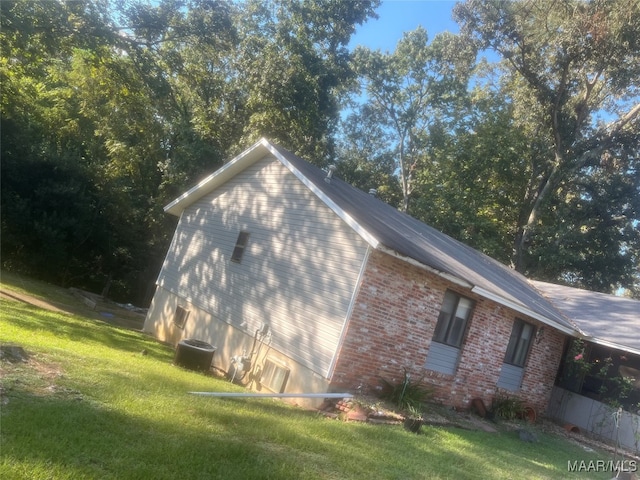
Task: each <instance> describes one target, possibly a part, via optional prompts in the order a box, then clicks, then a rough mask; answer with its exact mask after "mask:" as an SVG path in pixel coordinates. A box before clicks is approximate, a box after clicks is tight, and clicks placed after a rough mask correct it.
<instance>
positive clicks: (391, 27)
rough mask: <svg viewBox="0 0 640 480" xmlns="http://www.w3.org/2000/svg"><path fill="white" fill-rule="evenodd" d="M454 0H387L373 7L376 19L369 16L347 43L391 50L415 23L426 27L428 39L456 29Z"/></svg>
mask: <svg viewBox="0 0 640 480" xmlns="http://www.w3.org/2000/svg"><path fill="white" fill-rule="evenodd" d="M455 4H456V2H455V1H448V0H387V1H384V2H383V3H382V5H380V6H379V7H378V9H377V10H376V11H377V13H378V17H379V18H378V19H377V20H373V19H372V20H369V22H367V23H365V24H364V25H360V26H359V27H358V28H357V29H356V33H355V35H353V37H352V38H351V42H350V43H349V47H350V48H351V49H352V48H354V47H355V46H356V45H364V46H366V47H369V48H371V49H373V50H377V49H380V50H382V51H383V52H384V51H389V52H393V50H395V47H396V44H397V43H398V41H399V40H400V39H401V38H402V34H403V33H404V32H408V31H411V30H415V29H416V28H417V27H418V26H422V27H424V28H426V29H427V32H428V33H429V40H431V39H433V37H434V36H435V34H436V33H439V32H444V31H449V32H453V33H457V32H458V31H459V29H458V24H457V23H456V22H454V21H453V20H452V19H451V14H452V11H453V6H454V5H455Z"/></svg>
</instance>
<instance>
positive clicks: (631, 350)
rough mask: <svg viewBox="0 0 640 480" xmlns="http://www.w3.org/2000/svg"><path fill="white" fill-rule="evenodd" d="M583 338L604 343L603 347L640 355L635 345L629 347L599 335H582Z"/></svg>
mask: <svg viewBox="0 0 640 480" xmlns="http://www.w3.org/2000/svg"><path fill="white" fill-rule="evenodd" d="M580 338H581V339H583V340H586V341H587V342H591V343H596V344H598V345H602V346H603V347H609V348H615V349H616V350H622V351H624V352H629V353H633V354H635V355H640V350H639V349H637V348H633V347H628V346H626V345H622V344H620V343H615V342H610V341H609V340H603V339H601V338H598V337H590V336H588V335H583V336H580Z"/></svg>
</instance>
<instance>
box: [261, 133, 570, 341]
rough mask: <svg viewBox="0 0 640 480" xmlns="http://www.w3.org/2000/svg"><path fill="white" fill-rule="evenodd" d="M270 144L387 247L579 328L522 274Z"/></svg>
mask: <svg viewBox="0 0 640 480" xmlns="http://www.w3.org/2000/svg"><path fill="white" fill-rule="evenodd" d="M271 145H272V146H273V147H274V148H275V149H276V150H277V151H278V153H280V154H281V155H282V156H283V157H284V158H285V159H286V160H288V161H289V162H290V163H291V164H292V165H293V166H294V167H295V168H296V169H297V170H298V171H299V172H300V173H301V174H302V175H303V176H304V177H306V178H307V179H308V180H310V181H311V182H312V183H313V184H314V185H315V186H316V187H317V189H318V190H320V191H321V192H322V193H323V194H324V195H326V197H328V198H329V199H331V200H332V201H333V202H334V203H335V204H336V205H337V206H338V207H339V208H340V209H342V210H343V211H344V212H346V213H347V214H348V215H349V216H351V217H352V218H353V219H354V220H355V221H356V222H357V223H358V224H360V225H361V226H362V227H363V228H364V229H365V230H366V231H367V232H369V233H370V234H371V235H372V236H373V237H375V238H376V239H377V240H378V241H379V242H380V243H381V244H382V245H384V246H385V247H387V249H389V250H392V251H394V252H397V253H398V254H400V255H402V256H405V257H408V258H410V259H413V260H415V261H416V262H418V263H420V264H423V265H426V266H428V267H431V268H433V269H435V270H438V271H440V272H443V273H446V274H449V275H451V276H453V277H456V278H458V279H460V280H462V281H465V282H468V283H471V284H472V285H473V286H476V287H480V288H482V289H483V290H486V291H488V292H491V293H492V294H494V295H496V296H498V297H501V298H502V299H504V300H507V301H509V302H513V303H515V304H519V305H521V306H522V307H525V308H526V309H528V310H531V311H533V312H535V313H537V314H539V315H541V316H543V317H545V318H546V319H548V320H551V321H553V322H556V323H557V324H558V326H562V327H564V329H565V330H570V331H575V330H576V328H575V325H574V324H572V323H571V322H570V321H569V320H568V319H566V318H565V317H564V316H563V315H562V314H561V313H560V312H558V311H557V310H556V308H555V307H554V306H553V305H552V304H551V303H550V302H549V301H548V300H547V299H545V298H544V297H543V296H542V295H541V294H540V293H538V291H537V290H536V289H534V288H533V287H532V286H531V285H530V284H529V282H528V280H527V279H526V278H525V277H524V276H523V275H521V274H520V273H518V272H516V271H515V270H513V269H511V268H509V267H507V266H505V265H503V264H501V263H500V262H498V261H496V260H494V259H492V258H491V257H488V256H487V255H484V254H483V253H481V252H479V251H477V250H474V249H473V248H471V247H469V246H468V245H465V244H463V243H461V242H459V241H457V240H455V239H453V238H451V237H449V236H448V235H445V234H444V233H442V232H440V231H438V230H436V229H435V228H433V227H430V226H429V225H426V224H424V223H422V222H420V221H419V220H416V219H415V218H413V217H411V216H409V215H407V214H405V213H403V212H400V211H398V210H397V209H395V208H393V207H391V206H390V205H388V204H386V203H384V202H383V201H381V200H379V199H377V198H375V197H374V196H373V195H370V194H368V193H365V192H363V191H362V190H359V189H357V188H355V187H353V186H351V185H350V184H348V183H346V182H344V181H343V180H341V179H340V178H337V177H336V176H335V175H334V176H333V178H332V179H331V182H330V183H328V182H326V181H325V177H326V176H327V174H326V172H324V171H323V170H321V169H319V168H318V167H315V166H314V165H311V164H310V163H308V162H306V161H305V160H303V159H302V158H300V157H298V156H297V155H294V154H293V153H291V152H289V151H288V150H286V149H284V148H282V147H280V146H278V145H274V144H271Z"/></svg>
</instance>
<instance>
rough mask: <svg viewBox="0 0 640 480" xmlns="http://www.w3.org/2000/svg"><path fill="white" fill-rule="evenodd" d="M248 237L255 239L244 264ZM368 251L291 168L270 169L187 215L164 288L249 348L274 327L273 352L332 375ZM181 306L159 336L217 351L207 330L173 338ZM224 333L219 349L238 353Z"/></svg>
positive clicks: (194, 326) (232, 184) (254, 171)
mask: <svg viewBox="0 0 640 480" xmlns="http://www.w3.org/2000/svg"><path fill="white" fill-rule="evenodd" d="M240 232H248V233H249V239H248V243H247V246H246V248H245V251H244V255H243V257H242V259H241V261H240V262H237V263H236V262H233V261H231V255H232V253H233V250H234V248H235V245H236V240H237V239H238V235H239V233H240ZM366 250H367V245H366V243H365V242H364V241H363V240H362V239H361V238H360V237H359V236H358V235H357V234H356V233H355V232H354V231H353V230H352V229H351V228H350V227H348V226H347V225H346V224H344V223H343V222H342V220H340V219H339V218H338V217H337V216H336V215H335V214H334V213H333V212H332V211H331V210H330V209H329V208H328V207H327V206H326V205H324V204H323V203H322V202H321V201H320V200H319V199H318V198H317V197H316V196H315V195H314V194H313V193H312V192H310V191H309V190H308V189H307V188H306V187H305V186H304V185H302V184H301V183H300V182H299V181H298V180H297V179H296V178H295V177H294V176H293V175H292V174H291V173H290V172H289V171H288V170H287V169H286V167H284V166H282V165H281V164H280V163H279V162H278V161H276V160H275V159H273V160H264V159H263V160H261V161H259V162H258V163H257V164H255V165H253V166H251V167H249V168H248V169H247V170H245V171H244V172H242V173H241V174H239V175H237V176H236V177H234V178H233V179H231V180H230V181H229V182H227V183H226V184H224V185H223V186H221V187H220V188H218V189H217V190H216V191H215V192H213V193H211V194H209V195H207V196H205V197H203V198H202V199H201V200H199V201H198V202H196V203H195V204H193V205H191V206H190V207H188V208H187V209H186V210H185V212H184V213H183V215H182V218H181V220H180V223H179V225H178V228H177V231H176V235H175V237H174V239H173V242H172V245H171V247H170V249H169V253H168V255H167V260H166V261H165V266H164V268H163V271H162V273H161V275H160V281H159V283H160V285H161V286H162V287H163V288H165V289H167V290H169V291H171V292H173V293H174V294H176V295H178V296H179V297H181V298H184V299H186V300H188V301H189V302H190V303H193V304H194V305H195V306H197V307H198V308H201V309H203V310H205V311H207V312H210V313H211V315H212V316H213V317H214V318H215V319H217V320H220V321H222V322H225V323H226V324H229V325H231V326H233V327H234V328H237V329H240V330H241V331H243V332H245V333H246V334H247V335H248V336H249V338H253V334H254V332H255V331H256V330H258V329H260V328H261V327H262V325H263V324H265V323H266V324H268V325H269V326H270V328H271V331H272V332H273V341H272V344H271V347H272V348H275V349H277V350H280V351H282V352H285V353H286V354H287V355H288V356H290V357H291V358H292V359H294V360H296V361H298V362H300V363H302V364H303V365H306V366H308V367H309V368H311V369H313V370H314V371H316V372H318V373H321V374H323V375H325V374H326V373H327V371H328V369H329V366H330V364H331V361H332V359H333V355H334V352H335V349H336V347H337V345H338V342H339V338H340V334H341V331H342V327H343V324H344V321H345V317H346V314H347V311H348V308H349V304H350V301H351V297H352V295H353V291H354V288H355V284H356V281H357V278H358V274H359V271H360V267H361V265H362V262H363V260H364V257H365V253H366ZM176 306H177V301H175V300H174V301H173V303H171V304H169V303H167V304H165V305H163V306H162V310H163V311H162V315H163V318H165V319H169V322H167V321H166V320H165V322H164V325H161V324H159V323H158V320H157V319H153V321H154V324H155V326H156V328H157V331H161V330H162V329H163V328H164V329H165V331H164V333H165V335H167V338H171V341H172V342H173V343H176V342H177V341H179V340H180V338H178V336H179V335H178V334H180V336H181V337H183V336H189V337H193V338H199V339H209V340H210V341H214V338H212V335H213V334H214V332H211V331H210V329H211V328H212V326H211V325H209V324H205V323H203V322H189V323H188V326H187V327H186V328H185V330H184V331H183V332H175V331H173V329H172V327H171V325H170V320H171V319H172V317H173V312H174V311H175V307H176ZM215 333H217V335H218V338H215V341H214V343H216V344H219V343H220V342H223V344H222V345H219V349H221V350H223V351H225V350H227V347H229V348H233V349H236V348H237V347H238V346H237V345H225V344H224V343H225V342H227V341H233V340H227V335H226V333H227V332H215ZM220 335H225V338H220ZM229 338H230V337H229ZM237 353H241V352H237Z"/></svg>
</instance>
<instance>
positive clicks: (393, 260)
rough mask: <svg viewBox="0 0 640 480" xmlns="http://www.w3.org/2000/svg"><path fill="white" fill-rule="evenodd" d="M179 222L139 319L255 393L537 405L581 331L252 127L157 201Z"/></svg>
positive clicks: (466, 253) (455, 247) (507, 272)
mask: <svg viewBox="0 0 640 480" xmlns="http://www.w3.org/2000/svg"><path fill="white" fill-rule="evenodd" d="M165 211H166V212H168V213H170V214H172V215H175V216H178V217H179V222H178V225H177V228H176V232H175V235H174V237H173V240H172V243H171V246H170V248H169V251H168V253H167V257H166V259H165V262H164V264H163V267H162V270H161V272H160V275H159V277H158V281H157V289H156V293H155V296H154V298H153V301H152V304H151V306H150V309H149V312H148V315H147V318H146V321H145V325H144V330H145V331H147V332H149V333H152V334H153V335H155V336H156V337H157V338H159V339H160V340H163V341H167V342H171V343H174V344H176V343H178V342H179V341H180V340H181V339H184V338H194V339H199V340H202V341H206V342H209V343H211V344H212V345H215V346H216V347H217V351H216V353H215V355H214V360H213V364H214V367H215V368H219V369H221V370H224V371H232V372H233V375H234V376H236V374H237V375H239V376H241V377H242V378H244V379H245V380H246V381H248V382H251V383H252V386H253V387H254V388H257V389H263V388H264V389H268V390H271V391H276V392H280V391H284V392H316V393H322V392H327V391H342V390H344V389H349V390H353V391H355V390H359V389H364V390H369V391H371V390H373V391H375V389H376V388H378V387H379V385H380V378H385V379H386V380H387V381H391V382H394V381H395V382H400V381H401V380H402V378H403V375H404V372H405V370H406V371H408V372H410V374H411V375H414V378H416V377H424V381H426V382H429V383H430V384H431V385H433V387H434V392H435V393H434V396H435V400H437V401H441V402H443V403H445V404H448V405H452V406H458V407H468V405H469V403H470V401H471V400H473V399H474V398H481V399H483V400H484V402H485V403H487V404H489V403H490V402H491V399H492V398H493V397H494V395H495V394H496V392H498V391H505V392H508V393H509V394H510V395H514V396H518V397H521V398H523V399H526V401H527V402H528V403H529V404H531V405H532V406H533V407H535V408H536V409H538V411H544V409H545V408H546V407H547V404H548V402H549V398H550V395H551V392H552V388H553V386H554V381H555V378H556V374H557V371H558V366H559V365H560V362H561V359H562V355H563V348H564V345H565V342H566V339H567V338H568V337H570V336H579V335H581V334H582V332H581V331H580V329H579V327H578V326H577V325H576V324H575V323H574V322H572V321H571V320H570V319H569V318H567V317H566V316H565V315H563V314H562V313H561V312H560V311H559V310H558V309H557V308H556V307H554V305H553V304H552V303H551V302H550V301H549V300H548V299H547V298H545V296H544V295H542V294H541V293H540V292H539V291H538V290H537V289H536V288H534V287H533V286H532V285H531V284H530V283H529V282H528V281H527V279H526V278H524V277H523V276H522V275H520V274H519V273H517V272H515V271H514V270H512V269H510V268H508V267H506V266H504V265H502V264H500V263H499V262H497V261H495V260H493V259H491V258H489V257H487V256H486V255H483V254H481V253H480V252H478V251H476V250H474V249H472V248H470V247H468V246H466V245H464V244H462V243H460V242H458V241H456V240H454V239H452V238H450V237H448V236H446V235H444V234H442V233H441V232H439V231H437V230H435V229H433V228H431V227H429V226H428V225H425V224H424V223H422V222H419V221H418V220H416V219H414V218H412V217H410V216H408V215H406V214H404V213H401V212H399V211H397V210H396V209H394V208H393V207H391V206H389V205H387V204H385V203H384V202H382V201H380V200H379V199H377V198H375V196H373V195H370V194H367V193H365V192H362V191H360V190H358V189H356V188H354V187H352V186H351V185H349V184H347V183H346V182H344V181H342V180H341V179H339V178H338V177H337V176H336V175H334V171H333V169H329V170H328V171H323V170H321V169H319V168H317V167H315V166H313V165H311V164H309V163H307V162H306V161H304V160H303V159H301V158H299V157H297V156H296V155H294V154H292V153H291V152H288V151H287V150H285V149H283V148H282V147H280V146H278V145H275V144H273V143H270V142H269V141H267V140H265V139H262V140H260V141H259V142H257V143H256V144H255V145H253V146H252V147H250V148H249V149H248V150H246V151H245V152H243V153H242V154H240V155H239V156H237V157H236V158H234V159H233V160H231V161H230V162H228V163H226V164H225V165H224V166H223V167H222V168H220V169H219V170H217V171H216V172H214V173H213V174H212V175H211V176H209V177H207V178H206V179H204V180H203V181H202V182H200V183H199V184H198V185H196V186H194V187H193V188H191V189H190V190H188V191H187V192H185V193H184V194H183V195H181V196H180V197H178V198H177V199H175V200H174V201H173V202H171V203H170V204H169V205H167V206H166V207H165Z"/></svg>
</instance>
